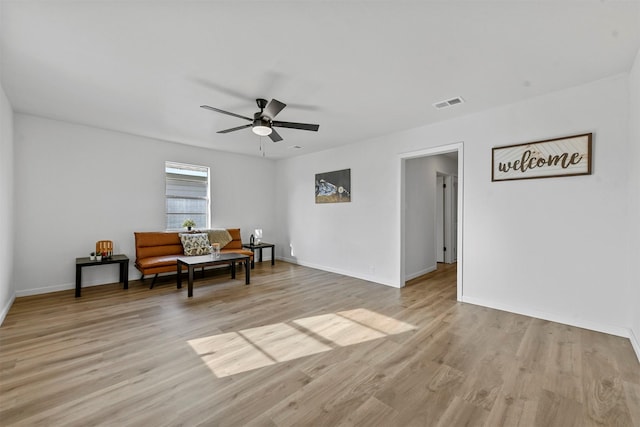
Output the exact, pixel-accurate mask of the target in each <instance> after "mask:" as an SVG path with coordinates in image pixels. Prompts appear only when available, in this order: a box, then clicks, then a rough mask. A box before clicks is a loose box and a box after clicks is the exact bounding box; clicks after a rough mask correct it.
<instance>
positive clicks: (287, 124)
mask: <svg viewBox="0 0 640 427" xmlns="http://www.w3.org/2000/svg"><path fill="white" fill-rule="evenodd" d="M271 125H272V126H278V127H281V128H290V129H300V130H310V131H314V132H317V131H318V129H320V125H312V124H309V123H292V122H278V121H275V120H274V121H272V122H271Z"/></svg>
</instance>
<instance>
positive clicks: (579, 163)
mask: <svg viewBox="0 0 640 427" xmlns="http://www.w3.org/2000/svg"><path fill="white" fill-rule="evenodd" d="M592 138H593V134H591V133H585V134H582V135H573V136H567V137H564V138H555V139H547V140H544V141H535V142H528V143H525V144H515V145H506V146H503V147H493V148H492V149H491V181H511V180H516V179H533V178H555V177H561V176H572V175H591V145H592Z"/></svg>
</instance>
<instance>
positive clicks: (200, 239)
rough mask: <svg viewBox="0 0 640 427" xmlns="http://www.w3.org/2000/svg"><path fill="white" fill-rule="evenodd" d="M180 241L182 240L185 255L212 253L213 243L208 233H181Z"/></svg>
mask: <svg viewBox="0 0 640 427" xmlns="http://www.w3.org/2000/svg"><path fill="white" fill-rule="evenodd" d="M180 241H181V242H182V247H183V248H184V254H185V255H188V256H191V255H207V254H210V253H211V250H210V246H211V245H210V243H209V239H208V238H207V233H195V234H187V233H183V234H180Z"/></svg>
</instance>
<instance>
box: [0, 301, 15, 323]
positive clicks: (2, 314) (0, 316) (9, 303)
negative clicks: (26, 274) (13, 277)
mask: <svg viewBox="0 0 640 427" xmlns="http://www.w3.org/2000/svg"><path fill="white" fill-rule="evenodd" d="M15 300H16V294H15V293H14V294H13V296H12V297H11V298H9V301H7V303H6V304H5V306H4V307H2V311H1V312H0V326H1V325H2V323H4V318H5V317H7V314H9V310H10V309H11V306H12V305H13V302H14V301H15Z"/></svg>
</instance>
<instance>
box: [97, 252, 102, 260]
mask: <svg viewBox="0 0 640 427" xmlns="http://www.w3.org/2000/svg"><path fill="white" fill-rule="evenodd" d="M96 261H102V254H101V253H99V254H98V255H96Z"/></svg>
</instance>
